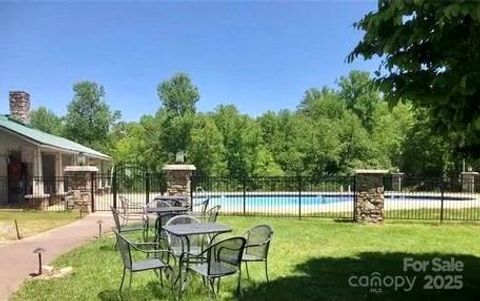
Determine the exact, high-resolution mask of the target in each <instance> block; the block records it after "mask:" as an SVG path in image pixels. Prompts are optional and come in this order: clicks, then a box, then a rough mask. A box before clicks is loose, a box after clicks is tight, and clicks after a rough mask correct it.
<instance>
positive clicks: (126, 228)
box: [110, 206, 146, 235]
mask: <svg viewBox="0 0 480 301" xmlns="http://www.w3.org/2000/svg"><path fill="white" fill-rule="evenodd" d="M110 210H111V211H112V216H113V221H114V222H115V228H114V230H116V231H117V232H118V233H126V232H134V231H144V232H145V229H146V228H145V222H143V223H142V224H130V225H127V224H126V223H125V222H124V220H125V219H126V218H127V217H126V216H125V215H124V214H123V213H122V212H120V211H119V210H117V209H115V208H113V207H112V206H110ZM144 235H145V233H144Z"/></svg>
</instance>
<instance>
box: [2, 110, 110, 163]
mask: <svg viewBox="0 0 480 301" xmlns="http://www.w3.org/2000/svg"><path fill="white" fill-rule="evenodd" d="M0 128H4V129H7V130H8V131H11V132H14V133H16V134H18V135H20V136H22V137H23V138H24V139H26V140H31V141H32V142H34V143H36V144H37V145H39V146H40V147H47V148H48V147H52V148H59V149H63V150H67V151H73V152H78V153H83V154H84V155H85V156H87V157H95V158H99V159H105V160H110V159H111V158H110V157H109V156H107V155H105V154H102V153H101V152H97V151H96V150H93V149H91V148H89V147H86V146H83V145H81V144H78V143H76V142H73V141H71V140H68V139H66V138H62V137H59V136H55V135H52V134H48V133H45V132H42V131H40V130H37V129H34V128H32V127H30V126H27V125H25V124H23V123H21V122H18V121H16V120H13V119H11V118H9V117H8V115H0Z"/></svg>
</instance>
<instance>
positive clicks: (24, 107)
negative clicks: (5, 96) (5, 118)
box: [10, 91, 30, 124]
mask: <svg viewBox="0 0 480 301" xmlns="http://www.w3.org/2000/svg"><path fill="white" fill-rule="evenodd" d="M10 117H12V118H14V119H16V120H18V121H20V122H22V123H24V124H30V94H28V93H27V92H25V91H10Z"/></svg>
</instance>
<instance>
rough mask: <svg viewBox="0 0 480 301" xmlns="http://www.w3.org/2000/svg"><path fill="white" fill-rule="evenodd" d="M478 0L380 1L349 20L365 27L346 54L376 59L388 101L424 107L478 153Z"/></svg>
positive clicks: (463, 144)
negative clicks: (353, 19)
mask: <svg viewBox="0 0 480 301" xmlns="http://www.w3.org/2000/svg"><path fill="white" fill-rule="evenodd" d="M479 11H480V2H478V1H477V2H476V1H423V0H417V1H406V0H400V1H391V0H380V1H379V3H378V10H377V11H375V12H370V13H368V14H367V15H365V16H364V18H363V19H361V20H360V21H359V22H357V23H356V24H355V26H356V27H357V28H358V29H361V30H363V31H365V34H364V36H363V39H362V40H361V41H360V42H359V44H358V45H357V46H356V47H355V49H354V50H353V51H352V53H351V54H350V55H349V57H348V60H349V61H352V60H353V59H355V58H356V57H358V56H363V57H364V58H365V59H371V58H372V57H374V56H379V57H381V58H382V63H381V65H380V67H379V71H378V72H377V73H376V74H377V82H378V83H379V84H380V86H381V88H382V90H383V92H384V93H385V95H386V97H387V98H388V99H389V100H390V101H391V102H393V103H395V102H397V101H399V100H401V99H410V100H411V101H412V103H413V104H414V105H415V106H416V107H420V108H426V109H427V110H428V112H429V115H430V119H431V122H432V125H433V128H435V129H436V130H437V132H439V133H442V134H443V135H444V136H447V135H449V133H451V132H460V133H461V135H458V136H457V137H459V141H458V144H457V145H458V146H459V148H460V149H461V150H462V151H465V152H467V153H468V154H470V155H472V156H476V157H480V106H479V105H478V99H479V98H480V72H479V70H480V13H479Z"/></svg>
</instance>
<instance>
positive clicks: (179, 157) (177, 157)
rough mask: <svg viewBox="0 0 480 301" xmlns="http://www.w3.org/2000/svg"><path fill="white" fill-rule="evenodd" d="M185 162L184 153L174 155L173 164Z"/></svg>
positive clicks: (179, 152)
mask: <svg viewBox="0 0 480 301" xmlns="http://www.w3.org/2000/svg"><path fill="white" fill-rule="evenodd" d="M183 162H185V151H183V150H181V151H178V152H177V153H176V154H175V163H183Z"/></svg>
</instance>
